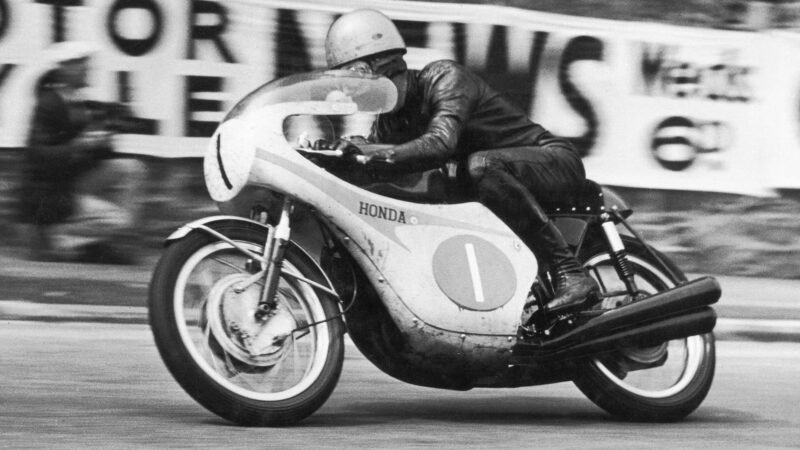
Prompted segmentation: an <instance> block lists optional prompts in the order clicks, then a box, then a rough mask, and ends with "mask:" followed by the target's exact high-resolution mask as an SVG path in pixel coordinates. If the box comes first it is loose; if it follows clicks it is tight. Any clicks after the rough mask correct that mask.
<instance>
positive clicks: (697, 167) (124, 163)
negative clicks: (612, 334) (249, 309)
mask: <svg viewBox="0 0 800 450" xmlns="http://www.w3.org/2000/svg"><path fill="white" fill-rule="evenodd" d="M289 5H291V6H289ZM367 6H368V7H373V8H376V9H380V10H382V11H384V12H385V13H386V14H387V15H388V16H389V17H391V18H392V19H394V20H395V21H396V22H397V23H398V26H399V28H400V30H401V33H403V35H404V37H405V39H406V43H407V44H408V46H409V47H410V49H409V57H408V60H409V61H410V63H411V64H412V65H413V66H414V67H415V68H421V67H422V66H424V64H425V63H426V62H429V61H432V60H435V59H439V58H448V59H454V60H457V61H459V62H461V63H463V64H465V65H467V66H469V67H470V68H472V69H473V70H475V71H476V72H478V73H480V74H481V75H482V76H483V77H485V78H486V79H487V81H489V82H490V83H491V84H493V85H494V86H495V87H496V88H498V89H499V90H501V91H503V92H504V93H506V94H507V95H509V96H510V97H511V98H512V99H514V101H516V102H517V103H518V104H519V105H520V106H521V107H523V108H525V109H526V110H527V111H529V112H530V114H531V117H532V118H533V119H534V120H535V121H537V122H540V123H542V124H543V125H544V126H545V127H547V128H548V129H550V130H552V131H553V132H555V133H558V134H561V135H563V136H566V137H569V138H570V139H572V140H573V142H574V143H575V144H576V146H577V147H578V148H579V149H580V150H581V151H582V153H583V154H584V161H585V163H586V167H587V172H588V176H589V177H590V178H592V179H595V180H596V181H598V182H601V183H603V184H606V185H609V186H613V187H614V188H615V189H616V190H617V191H618V192H620V194H622V195H623V197H624V198H626V199H627V200H629V202H630V203H631V204H632V206H633V208H634V210H635V214H634V215H633V216H632V219H631V222H632V223H633V224H634V226H636V227H637V228H638V229H639V230H640V231H641V232H642V233H643V234H644V236H645V238H646V239H648V240H649V241H650V242H651V243H652V244H653V245H654V246H656V247H657V248H659V249H661V250H662V251H664V252H666V253H668V254H669V255H670V256H672V257H673V258H674V259H675V260H676V262H677V263H678V264H679V265H680V266H681V267H682V268H683V269H684V270H685V271H687V272H693V273H711V274H723V275H752V276H763V277H781V278H800V264H798V263H797V256H798V255H799V254H800V224H798V220H797V218H800V202H799V201H798V200H800V194H799V193H800V176H798V173H800V95H799V94H800V1H788V0H787V1H744V0H741V1H712V0H693V1H684V2H677V3H676V2H673V1H669V0H637V1H633V0H606V1H601V0H572V1H564V0H559V1H556V0H493V1H492V0H485V1H479V0H462V1H458V2H456V1H449V0H448V1H436V2H432V1H424V2H423V1H392V0H378V1H370V2H367V1H325V0H320V1H314V2H312V1H297V2H293V3H287V2H282V1H270V0H258V1H256V0H230V1H211V0H183V1H173V0H169V1H167V0H52V1H48V0H0V146H2V147H0V236H2V237H0V251H2V252H4V253H6V254H8V255H12V256H14V257H18V258H25V259H28V258H32V257H35V255H34V254H33V250H34V249H35V248H36V246H37V242H38V240H41V239H42V235H43V234H46V233H48V232H49V231H47V230H49V229H46V230H43V229H42V227H41V226H39V225H40V224H37V223H35V221H32V220H31V219H30V217H25V211H24V210H25V208H24V207H21V206H20V205H21V204H25V203H30V202H33V201H34V200H32V197H30V196H29V190H26V179H28V178H29V177H30V173H31V171H32V170H35V168H32V165H36V164H38V163H37V162H36V160H35V159H32V158H31V157H30V155H31V154H32V153H31V149H32V145H31V143H30V139H29V138H30V136H31V133H34V131H32V128H31V123H32V121H34V118H35V117H36V113H35V108H36V105H37V104H39V103H40V102H39V100H41V98H40V97H37V95H41V91H37V86H38V88H42V85H41V80H42V77H44V76H45V74H46V73H48V71H50V70H52V69H53V68H54V67H55V66H53V65H51V66H48V67H39V68H38V70H32V69H34V68H37V66H40V65H41V63H42V62H43V61H50V62H57V61H56V60H49V59H48V58H50V57H51V56H48V55H49V53H48V52H49V51H51V50H52V48H53V47H52V46H53V44H54V43H58V42H70V41H76V42H83V43H87V42H88V43H92V44H94V45H95V47H96V48H94V49H93V51H92V52H91V59H90V60H89V62H88V64H89V73H88V75H87V83H86V86H84V87H83V88H82V89H81V101H84V100H86V101H88V100H92V101H96V102H100V103H101V104H106V105H116V106H119V108H115V109H113V111H117V112H118V111H123V113H121V114H120V115H119V117H118V116H116V115H114V116H113V117H109V116H104V115H103V114H100V116H99V117H98V118H97V119H96V120H97V121H98V122H102V123H104V124H106V125H107V124H108V123H109V122H113V123H114V124H116V125H115V127H111V128H113V130H112V131H113V135H112V136H110V137H109V141H108V142H106V144H107V146H108V147H109V149H110V152H107V153H104V154H103V156H102V158H100V159H101V161H99V162H97V163H96V164H90V165H89V166H90V167H88V168H87V170H85V171H79V172H80V173H78V174H77V175H76V176H75V177H74V178H75V180H74V182H71V183H68V186H69V189H74V195H76V196H79V195H84V196H90V197H93V198H97V199H101V200H103V201H106V202H107V203H108V204H110V205H115V206H116V207H117V208H118V209H114V210H108V209H106V210H105V211H104V213H105V214H111V216H112V217H111V219H113V218H114V217H117V218H119V217H120V215H126V219H127V221H126V223H125V224H123V225H125V226H126V228H125V230H124V231H121V232H120V234H119V236H118V238H115V239H114V242H115V243H119V244H120V248H119V249H117V251H120V252H131V254H132V255H134V256H135V258H134V259H133V261H130V262H132V263H136V264H150V263H152V260H153V257H154V255H156V254H157V252H158V249H159V247H160V244H161V242H163V239H164V238H165V237H166V236H167V235H168V234H169V233H170V232H171V231H172V230H173V229H174V228H176V227H177V226H179V225H180V224H182V223H184V222H186V221H189V220H192V219H197V218H200V217H203V216H206V215H210V214H214V213H216V207H215V205H214V204H213V203H212V202H211V201H210V199H209V198H208V195H207V193H206V190H205V185H204V181H203V175H202V160H201V157H202V155H203V153H204V151H205V147H206V139H207V137H209V136H210V135H211V133H212V132H213V130H214V127H215V126H216V123H217V122H218V121H219V120H220V119H221V118H222V117H223V115H224V113H225V111H227V110H228V109H229V108H230V107H232V106H233V104H234V103H235V102H236V100H237V99H238V98H240V97H241V96H243V95H244V94H246V93H247V92H249V91H251V90H252V89H254V88H256V87H258V86H259V85H260V84H262V83H264V82H267V81H270V80H272V79H275V78H278V77H281V76H286V75H290V74H293V73H298V72H302V71H308V70H315V69H321V68H323V67H324V63H325V58H324V49H323V46H322V43H323V41H324V38H325V32H326V31H327V28H328V26H329V25H330V23H331V22H332V21H333V20H334V19H335V17H336V16H337V15H338V14H341V13H342V12H345V11H349V10H351V9H354V8H358V7H367ZM57 89H61V88H60V87H57ZM37 92H39V94H37ZM103 111H109V109H108V108H106V109H103ZM120 124H122V125H120ZM51 162H52V160H51ZM59 167H64V166H59V165H58V164H56V167H55V169H56V172H58V168H59ZM57 176H60V175H57ZM121 211H122V212H121ZM115 215H116V216H115ZM111 219H109V220H111ZM63 220H64V221H69V220H71V219H68V218H65V219H63ZM112 222H113V220H112ZM117 222H119V221H117ZM108 223H111V222H108Z"/></svg>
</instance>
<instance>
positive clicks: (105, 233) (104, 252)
mask: <svg viewBox="0 0 800 450" xmlns="http://www.w3.org/2000/svg"><path fill="white" fill-rule="evenodd" d="M97 50H98V49H97V48H96V47H95V46H94V45H92V44H89V43H83V42H61V43H57V44H53V45H52V46H51V47H50V48H48V49H47V50H46V51H45V58H44V62H45V67H47V65H49V66H50V67H49V70H46V71H43V73H42V75H41V76H39V77H37V78H36V80H37V81H36V82H35V84H34V88H33V91H34V92H35V93H34V94H33V95H34V98H35V101H34V106H33V108H32V114H31V116H30V119H29V120H30V122H29V123H30V126H29V128H28V131H27V139H26V149H25V170H24V174H23V180H22V189H21V197H20V199H19V200H20V212H21V213H22V214H21V215H22V219H23V220H24V221H26V222H28V223H31V224H33V226H34V228H35V230H36V232H35V233H34V234H33V235H32V236H31V251H32V252H31V256H32V258H33V259H37V260H45V261H78V262H94V263H109V264H129V263H133V262H134V259H133V257H132V255H131V254H130V252H128V251H124V249H125V247H128V246H129V245H124V244H125V243H130V236H131V230H132V225H133V223H134V216H135V208H134V209H131V206H132V205H134V204H135V201H133V200H134V198H133V196H132V195H133V194H134V193H135V191H136V189H137V188H138V186H139V180H140V179H141V175H140V174H141V172H142V168H141V167H140V164H141V163H140V162H138V161H134V160H121V159H111V157H112V156H113V152H112V136H113V133H114V132H116V131H121V130H120V128H124V124H125V118H126V117H130V114H129V113H128V110H127V108H125V107H124V106H123V105H119V104H114V103H104V102H98V101H89V100H87V99H86V98H85V94H84V89H85V88H86V87H87V86H88V74H89V67H90V62H91V57H92V56H93V55H94V54H95V53H96V52H97ZM120 200H122V201H124V202H125V203H122V204H125V205H126V206H127V208H126V207H123V206H122V204H121V203H120Z"/></svg>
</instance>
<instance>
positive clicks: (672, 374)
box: [148, 71, 721, 426]
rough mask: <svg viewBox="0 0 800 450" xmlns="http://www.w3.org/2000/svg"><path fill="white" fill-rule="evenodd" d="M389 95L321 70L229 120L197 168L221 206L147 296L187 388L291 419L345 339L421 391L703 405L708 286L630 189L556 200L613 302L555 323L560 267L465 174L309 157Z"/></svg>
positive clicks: (382, 85) (689, 407) (319, 392)
mask: <svg viewBox="0 0 800 450" xmlns="http://www.w3.org/2000/svg"><path fill="white" fill-rule="evenodd" d="M396 100H397V91H396V89H395V88H394V85H393V84H392V83H391V81H389V80H388V79H386V78H381V77H375V76H371V75H364V74H358V73H354V72H350V71H319V72H312V73H305V74H300V75H293V76H289V77H286V78H282V79H279V80H276V81H272V82H270V83H267V84H265V85H263V86H262V87H260V88H258V89H257V90H255V91H253V92H252V93H250V94H249V95H247V96H246V97H245V98H244V99H242V100H241V101H240V102H239V103H238V104H237V105H236V106H235V107H233V108H232V109H231V110H230V112H229V113H228V114H227V116H226V117H225V118H224V120H223V121H222V122H221V123H220V125H219V127H218V129H217V130H216V131H215V132H214V134H213V136H212V138H211V139H210V141H209V144H208V147H207V152H206V155H205V159H204V175H205V180H206V185H207V188H208V191H209V193H210V195H211V197H212V199H213V200H214V201H215V202H216V203H217V204H218V206H219V208H220V210H221V214H220V215H216V216H213V217H206V218H202V219H199V220H197V221H194V222H191V223H187V224H186V225H184V226H182V227H180V228H179V229H177V230H176V231H175V232H173V233H172V234H171V235H170V236H169V237H168V238H167V240H166V244H165V247H166V248H165V250H164V252H163V254H162V257H161V259H160V261H159V263H158V265H157V267H156V268H155V271H154V273H153V276H152V280H151V284H150V290H149V299H148V307H149V320H150V325H151V328H152V332H153V334H154V337H155V342H156V344H157V347H158V350H159V352H160V354H161V357H162V359H163V361H164V363H165V364H166V366H167V368H168V369H169V371H170V372H171V373H172V375H173V376H174V378H175V379H176V380H177V382H178V383H179V384H180V385H181V386H182V387H183V389H184V390H185V391H186V392H187V393H188V394H189V395H190V396H191V397H193V398H194V399H195V400H196V401H197V402H199V403H200V404H201V405H203V406H204V407H205V408H207V409H208V410H210V411H212V412H213V413H216V414H217V415H219V416H221V417H223V418H225V419H227V420H230V421H232V422H234V423H237V424H244V425H260V426H284V425H289V424H293V423H296V422H298V421H300V420H301V419H303V418H305V417H307V416H309V415H310V414H312V413H313V412H314V411H315V410H317V409H318V408H319V407H320V406H321V405H322V404H323V403H324V402H325V401H326V399H327V398H328V397H329V395H330V394H331V392H332V391H333V390H334V387H335V386H336V384H337V382H338V379H339V376H340V373H341V370H342V365H343V356H344V352H345V339H346V336H345V335H348V336H349V339H350V340H352V343H353V344H354V345H355V347H356V348H357V349H358V350H359V351H360V352H361V353H362V354H363V355H364V357H366V358H367V359H368V360H369V361H371V362H372V363H373V364H374V365H375V366H377V367H378V368H379V369H380V370H382V371H384V372H385V373H387V374H389V375H390V376H392V377H394V378H396V379H398V380H401V381H404V382H407V383H411V384H415V385H420V386H428V387H434V388H442V389H454V390H468V389H471V388H508V387H522V386H532V385H541V384H546V383H556V382H562V381H569V380H571V381H573V382H574V383H575V384H576V385H577V386H578V388H580V390H581V391H582V392H583V393H585V394H586V396H587V397H588V398H589V399H591V400H592V401H593V402H594V403H596V404H597V405H599V406H600V407H601V408H603V409H605V410H606V411H608V412H610V413H611V414H613V415H615V416H617V417H619V418H622V419H628V420H638V421H642V420H643V421H670V420H678V419H681V418H683V417H685V416H686V415H688V414H689V413H691V412H692V411H694V410H695V409H696V408H697V407H698V406H699V405H700V403H701V402H702V401H703V399H704V398H705V396H706V394H707V392H708V390H709V388H710V386H711V383H712V379H713V376H714V367H715V343H714V336H713V332H712V331H713V328H714V325H715V323H716V315H715V312H714V310H713V309H712V308H711V306H710V305H711V304H713V303H714V302H716V301H717V300H718V299H719V297H720V294H721V292H720V287H719V285H718V283H717V282H716V280H714V279H713V278H710V277H703V278H699V279H696V280H693V281H689V280H687V278H686V276H685V275H684V274H683V273H682V272H681V270H680V269H679V268H678V267H676V266H675V264H673V262H671V261H670V260H669V259H668V258H667V257H666V256H665V255H664V254H662V253H660V252H659V251H657V250H655V249H654V248H652V247H651V246H649V245H648V244H646V243H645V242H644V240H643V239H642V237H641V235H640V234H639V233H638V232H637V231H636V230H635V229H633V227H631V226H630V224H629V223H628V222H627V220H626V219H627V217H628V216H629V215H630V214H631V209H630V207H629V206H628V205H627V204H626V203H625V201H624V200H623V199H621V198H620V196H619V195H617V194H616V193H614V192H613V191H612V190H610V189H608V188H604V187H601V186H599V185H598V184H597V183H594V182H591V181H587V182H586V185H585V189H584V191H583V192H581V193H580V195H579V196H578V197H579V198H578V199H577V200H575V201H573V202H570V203H569V204H551V205H545V206H546V209H547V211H548V214H549V215H550V216H551V218H552V220H554V221H555V223H556V224H557V226H558V227H559V228H560V229H561V231H562V233H563V234H564V235H565V237H566V238H567V240H568V242H569V243H570V244H571V245H572V246H574V249H575V252H576V254H577V256H578V258H579V260H580V261H581V262H582V264H583V265H584V267H585V269H586V270H587V271H588V273H590V274H591V275H592V276H593V277H595V278H596V280H597V281H598V283H599V285H600V287H601V292H600V294H598V295H597V296H596V298H594V299H593V300H592V301H587V303H586V306H585V308H583V309H582V310H580V311H576V312H570V313H564V314H558V315H553V314H548V312H547V308H546V307H545V305H546V304H547V302H548V300H549V299H551V298H552V297H553V285H554V282H553V280H554V278H553V275H552V274H551V273H550V271H549V270H548V268H546V267H540V265H539V264H538V263H537V260H536V258H535V256H534V255H533V253H532V252H531V251H530V250H529V249H528V248H527V247H526V246H525V245H524V244H523V243H522V242H521V240H520V239H519V238H518V237H517V236H516V235H515V234H514V233H513V232H512V231H511V230H510V229H509V228H508V227H507V226H506V225H505V224H504V223H503V222H502V221H501V220H500V219H499V218H498V217H496V216H495V215H494V214H492V213H491V212H490V211H489V210H488V209H487V208H485V207H484V206H482V205H481V204H479V203H478V202H476V201H474V199H472V198H470V197H469V195H468V194H464V193H463V191H462V190H459V189H457V187H458V183H457V182H453V181H452V180H451V178H454V177H451V176H448V175H452V172H455V173H456V174H457V173H458V171H457V170H455V171H453V170H450V171H447V170H438V171H428V172H424V173H420V174H413V175H406V176H398V177H397V178H375V177H366V178H365V177H363V176H362V177H359V175H358V173H359V171H358V170H355V171H352V172H349V173H350V174H351V175H348V172H347V171H344V172H343V171H340V170H338V169H332V168H331V167H326V166H325V165H320V164H316V163H315V161H318V160H317V159H316V157H317V156H320V155H322V156H324V157H325V159H326V160H327V161H329V160H331V159H332V158H333V159H335V158H337V157H339V156H343V155H342V152H340V151H338V150H330V149H329V148H328V147H325V146H322V148H323V149H322V150H319V149H318V148H320V146H318V145H315V143H316V142H319V141H322V140H328V141H331V140H333V139H336V138H339V137H342V136H356V135H361V136H364V135H367V133H368V132H369V128H370V127H371V124H372V122H373V121H374V120H375V118H376V117H377V115H378V114H381V113H384V112H387V111H391V110H392V108H393V107H394V105H395V103H396ZM370 145H372V144H367V145H365V146H364V153H365V154H366V155H368V154H369V152H370V148H369V147H370ZM375 145H378V144H375ZM324 148H328V149H324ZM360 157H363V156H357V158H360ZM351 165H352V164H351ZM344 166H347V165H346V164H345V165H344ZM356 166H357V165H356ZM362 173H363V172H362ZM455 178H458V177H457V176H456V177H455ZM454 187H455V188H454ZM531 401H535V400H533V399H532V400H531Z"/></svg>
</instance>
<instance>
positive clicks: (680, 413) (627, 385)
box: [574, 236, 715, 421]
mask: <svg viewBox="0 0 800 450" xmlns="http://www.w3.org/2000/svg"><path fill="white" fill-rule="evenodd" d="M623 241H624V243H625V247H626V250H627V254H628V260H629V261H630V263H631V267H632V268H633V270H634V272H635V274H636V282H637V285H638V287H639V289H640V291H641V293H642V294H645V295H652V294H655V293H656V292H660V291H664V290H667V289H669V288H672V287H674V286H675V285H676V284H677V283H678V282H680V281H682V280H684V279H685V277H684V276H683V274H681V273H680V272H679V271H677V269H676V268H674V267H672V270H673V271H675V272H676V273H677V274H678V278H679V279H674V278H673V277H671V276H670V275H669V274H668V273H667V272H666V271H665V270H663V269H661V268H660V267H661V266H660V265H659V264H658V263H657V262H656V261H655V260H654V258H653V257H652V256H650V254H649V253H648V252H647V251H646V250H645V248H644V246H643V245H642V244H640V243H639V242H638V241H636V240H634V239H631V238H628V237H624V236H623ZM579 258H580V259H581V261H582V262H583V264H584V267H586V268H587V269H588V270H589V272H590V274H591V275H592V276H593V277H594V278H595V279H596V280H598V282H599V284H600V286H601V290H603V292H611V291H624V289H625V286H624V284H623V283H622V281H621V280H620V279H619V277H618V276H617V274H616V271H615V270H614V267H613V266H612V264H611V259H610V257H609V255H608V253H607V251H606V247H605V246H603V245H596V246H592V247H590V248H588V249H586V250H585V251H583V252H582V253H581V255H579ZM631 301H634V299H632V298H630V297H629V296H616V297H609V298H606V299H605V300H604V302H603V303H602V304H601V305H599V307H602V308H613V307H617V306H622V305H623V304H626V303H629V302H631ZM714 367H715V343H714V335H713V334H712V333H708V334H704V335H698V336H690V337H688V338H685V339H676V340H672V341H669V342H664V343H662V344H661V345H657V346H651V347H641V346H638V347H625V348H619V349H617V350H616V351H614V352H610V353H607V354H605V355H603V356H602V357H599V358H595V359H592V360H591V361H588V362H586V363H585V364H583V365H582V366H581V367H580V368H579V370H578V375H577V377H576V379H575V380H574V381H575V384H576V385H577V386H578V388H579V389H580V390H581V391H582V392H583V393H584V394H585V395H586V396H587V397H589V399H591V400H592V401H593V402H594V403H595V404H597V405H598V406H600V407H601V408H603V409H605V410H606V411H608V412H609V413H611V414H614V415H616V416H618V417H621V418H625V419H628V420H635V421H672V420H679V419H682V418H683V417H685V416H687V415H688V414H690V413H691V412H692V411H694V410H695V409H696V408H697V407H698V406H699V405H700V403H702V401H703V400H704V399H705V397H706V394H708V391H709V389H710V388H711V382H712V380H713V378H714Z"/></svg>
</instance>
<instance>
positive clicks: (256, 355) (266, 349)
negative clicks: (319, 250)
mask: <svg viewBox="0 0 800 450" xmlns="http://www.w3.org/2000/svg"><path fill="white" fill-rule="evenodd" d="M217 231H219V232H221V233H223V234H224V235H226V236H227V237H229V238H231V239H233V240H234V241H235V242H237V243H238V244H239V245H240V246H241V247H243V248H245V249H247V250H250V251H252V252H254V253H256V254H260V253H262V252H263V243H264V240H265V239H266V233H265V232H264V231H263V230H261V229H258V227H256V226H251V225H244V224H238V223H234V224H230V225H227V226H222V227H217ZM248 259H249V258H248V256H247V255H246V254H245V253H243V252H242V251H240V250H238V249H236V248H234V247H233V246H232V245H230V244H228V243H226V242H223V241H220V240H218V239H216V238H214V237H213V236H211V235H210V234H208V233H205V232H202V231H194V232H192V233H190V234H189V235H188V236H186V237H185V238H184V239H182V240H179V241H177V242H174V243H172V245H170V246H169V247H168V248H167V250H166V251H165V253H164V255H163V256H162V258H161V261H160V262H159V264H158V266H157V268H156V270H155V273H154V275H153V279H152V282H151V286H150V298H149V309H150V325H151V328H152V331H153V335H154V337H155V341H156V345H157V346H158V349H159V352H160V353H161V357H162V359H163V360H164V363H165V364H166V365H167V368H168V369H169V370H170V372H171V373H172V375H173V376H174V377H175V379H176V380H177V381H178V383H179V384H180V385H181V386H182V387H183V388H184V390H185V391H186V392H187V393H188V394H189V395H191V396H192V397H193V398H194V399H195V400H197V401H198V402H199V403H200V404H202V405H203V406H205V407H206V408H207V409H209V410H210V411H212V412H214V413H216V414H218V415H219V416H221V417H224V418H225V419H228V420H230V421H232V422H235V423H238V424H244V425H264V426H277V425H288V424H292V423H295V422H297V421H298V420H301V419H302V418H304V417H306V416H308V415H310V414H311V413H313V412H314V411H315V410H317V409H318V408H319V407H320V406H321V405H322V404H323V403H324V402H325V400H327V398H328V396H329V395H330V394H331V392H332V391H333V389H334V387H335V386H336V382H337V381H338V378H339V375H340V373H341V369H342V361H343V357H344V346H343V341H342V333H343V326H342V323H341V320H340V319H339V318H338V317H336V315H337V314H338V312H339V310H338V307H337V305H336V303H335V301H334V300H333V299H331V298H329V297H328V296H327V295H325V294H324V293H322V294H320V293H319V292H318V291H316V290H315V289H314V288H312V287H311V286H310V285H309V284H308V283H306V282H304V281H301V280H299V279H298V278H297V277H304V278H307V279H310V280H312V281H316V282H318V283H324V280H320V279H319V278H320V277H319V275H318V274H317V272H316V271H315V270H314V269H313V268H312V266H311V264H310V263H309V262H308V261H307V258H306V257H305V255H303V254H302V252H300V251H299V250H297V249H296V248H291V247H290V249H289V250H288V251H287V255H286V259H285V261H284V265H283V273H284V275H282V276H281V278H280V282H279V285H278V291H277V294H276V299H275V300H276V303H277V308H275V310H274V311H271V313H270V314H268V315H267V316H265V317H263V318H262V317H259V316H257V314H256V310H257V306H258V303H259V300H260V296H261V292H262V289H261V288H262V286H263V285H262V280H261V278H260V277H258V276H254V275H253V272H257V271H258V270H259V267H258V266H257V263H256V266H255V267H254V265H253V262H252V261H250V262H248ZM287 273H288V275H287ZM292 275H294V276H292ZM326 320H327V321H326ZM321 321H324V322H321ZM319 322H321V323H319ZM311 324H316V325H313V326H309V325H311Z"/></svg>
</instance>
